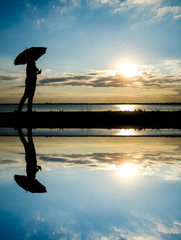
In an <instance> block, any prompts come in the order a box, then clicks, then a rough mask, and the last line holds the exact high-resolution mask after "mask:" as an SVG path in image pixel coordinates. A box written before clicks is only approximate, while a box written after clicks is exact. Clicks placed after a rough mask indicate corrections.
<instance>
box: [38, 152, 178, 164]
mask: <svg viewBox="0 0 181 240" xmlns="http://www.w3.org/2000/svg"><path fill="white" fill-rule="evenodd" d="M180 158H181V155H180V153H178V154H173V152H166V153H165V152H147V153H145V152H132V153H124V152H123V153H89V154H62V155H51V156H50V155H39V159H40V160H42V161H45V162H51V163H54V162H56V163H60V164H63V165H68V166H86V167H90V168H92V167H96V168H104V167H111V166H112V165H114V166H116V167H118V168H119V166H121V165H122V164H124V163H137V164H141V165H142V166H143V167H144V168H149V167H152V166H157V165H173V164H176V163H179V162H180Z"/></svg>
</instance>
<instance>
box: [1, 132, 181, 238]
mask: <svg viewBox="0 0 181 240" xmlns="http://www.w3.org/2000/svg"><path fill="white" fill-rule="evenodd" d="M22 134H23V133H21V134H20V136H21V139H20V137H18V136H13V137H3V136H1V137H0V192H1V197H0V215H1V218H0V235H1V239H19V240H21V239H82V240H84V239H97V240H99V239H100V240H102V239H115V240H116V239H121V240H133V239H134V240H137V239H153V240H155V239H160V240H164V239H181V201H180V199H181V141H180V140H181V138H179V137H175V138H165V137H157V138H155V137H151V138H150V137H134V138H133V137H126V138H125V137H106V138H105V137H99V138H96V137H86V138H83V137H51V138H46V137H35V136H34V137H33V138H32V136H31V131H29V132H28V133H26V135H28V138H29V139H28V138H27V137H26V138H25V139H26V141H28V140H29V143H31V147H32V146H34V148H35V150H36V161H37V165H39V166H41V168H42V171H38V172H37V173H36V174H35V176H36V178H37V179H38V181H39V182H40V183H42V184H43V185H44V186H45V187H46V190H47V192H46V193H30V192H27V193H26V191H25V190H24V189H23V188H21V187H20V186H19V185H18V184H17V183H16V182H15V180H14V175H15V174H16V175H27V171H28V168H29V167H30V166H29V167H28V161H29V160H27V159H26V161H25V153H26V157H27V156H28V154H29V153H28V151H25V148H24V145H23V142H24V140H23V139H24V138H23V137H24V136H23V135H22ZM24 143H25V142H24ZM33 161H34V160H33V158H32V161H31V163H32V162H33ZM31 167H32V166H31Z"/></svg>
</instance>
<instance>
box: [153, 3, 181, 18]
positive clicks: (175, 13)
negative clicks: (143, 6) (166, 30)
mask: <svg viewBox="0 0 181 240" xmlns="http://www.w3.org/2000/svg"><path fill="white" fill-rule="evenodd" d="M166 15H167V16H168V15H171V16H172V17H173V19H178V18H181V7H180V6H164V7H160V8H159V9H158V10H157V14H156V18H159V19H161V18H163V17H164V16H166Z"/></svg>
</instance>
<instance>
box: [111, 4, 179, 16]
mask: <svg viewBox="0 0 181 240" xmlns="http://www.w3.org/2000/svg"><path fill="white" fill-rule="evenodd" d="M133 9H135V10H137V14H140V13H141V12H142V13H144V17H146V18H153V19H157V20H161V19H162V18H163V17H166V16H167V17H171V18H172V19H178V18H181V6H177V5H174V4H173V3H172V5H170V6H168V3H166V1H163V0H125V1H122V2H121V3H120V5H119V7H118V5H117V4H116V7H115V9H114V13H122V12H124V11H128V10H133Z"/></svg>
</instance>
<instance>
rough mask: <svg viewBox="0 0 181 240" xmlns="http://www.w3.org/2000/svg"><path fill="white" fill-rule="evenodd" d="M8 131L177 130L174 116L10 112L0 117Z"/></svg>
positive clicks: (180, 123)
mask: <svg viewBox="0 0 181 240" xmlns="http://www.w3.org/2000/svg"><path fill="white" fill-rule="evenodd" d="M0 127H8V128H18V127H21V128H28V127H31V128H177V129H178V128H180V129H181V111H178V112H159V111H158V112H157V111H153V112H146V111H135V112H113V111H112V112H111V111H110V112H109V111H106V112H32V113H28V112H22V113H18V112H11V113H0Z"/></svg>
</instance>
